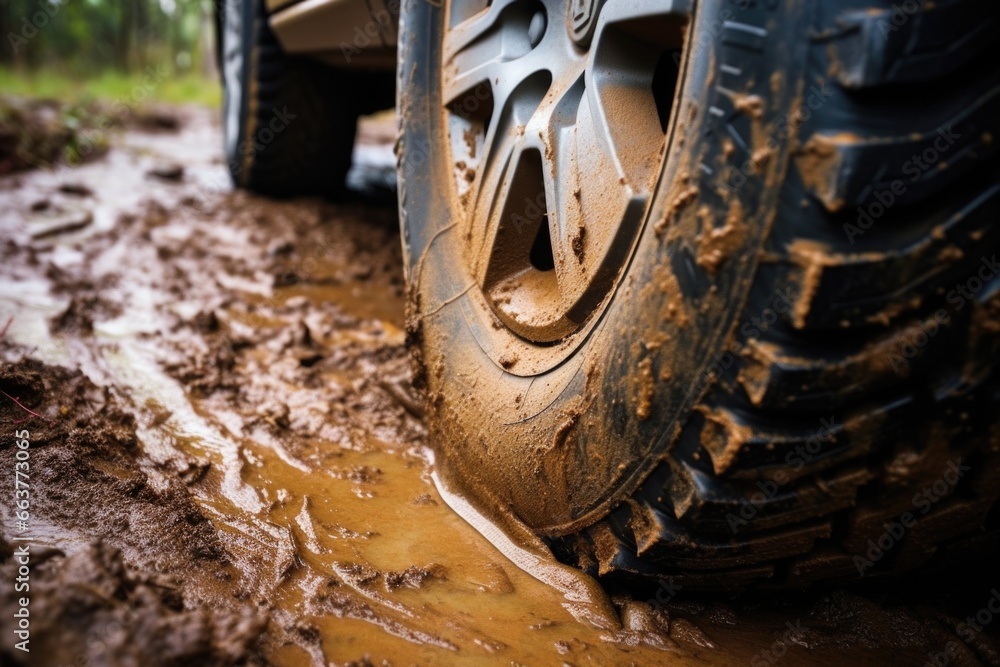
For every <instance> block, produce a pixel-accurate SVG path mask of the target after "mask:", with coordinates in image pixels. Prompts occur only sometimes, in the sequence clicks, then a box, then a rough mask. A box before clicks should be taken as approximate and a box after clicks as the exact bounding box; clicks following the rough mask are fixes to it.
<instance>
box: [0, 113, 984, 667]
mask: <svg viewBox="0 0 1000 667" xmlns="http://www.w3.org/2000/svg"><path fill="white" fill-rule="evenodd" d="M174 116H175V117H176V120H177V122H176V123H174V124H170V125H167V126H165V125H163V124H162V123H152V124H149V125H143V124H137V125H135V126H131V127H129V128H128V129H127V130H126V131H124V132H123V133H122V134H119V135H116V136H115V137H114V138H113V140H112V141H111V146H110V149H109V151H108V153H107V154H106V155H105V156H103V157H102V158H100V159H96V160H93V161H91V162H88V163H87V164H84V165H82V166H79V167H76V168H71V169H70V168H56V169H49V170H35V171H28V172H23V173H20V174H16V175H11V176H5V177H2V178H0V230H2V231H0V330H2V335H0V391H2V392H3V393H2V394H0V470H2V472H0V478H2V479H3V480H4V485H5V487H6V488H12V486H13V483H14V482H13V470H14V468H15V462H16V460H17V459H16V452H17V451H18V447H17V446H16V445H15V442H16V438H15V433H16V432H17V431H28V433H29V435H28V437H27V438H26V439H27V440H28V441H29V443H30V447H29V448H28V451H29V452H30V459H29V463H30V471H31V498H32V506H31V507H32V509H31V518H30V521H29V525H28V527H27V528H26V529H25V530H26V531H27V532H26V533H25V532H19V530H18V529H17V527H16V523H15V521H14V516H13V506H12V505H11V504H10V502H9V501H8V500H7V497H8V496H7V492H6V491H4V494H5V495H4V501H3V503H2V506H0V507H2V516H0V520H2V526H0V577H2V579H3V584H2V585H0V637H2V638H3V639H2V643H0V656H2V659H3V664H5V665H6V664H25V665H27V664H32V665H38V664H93V665H118V664H142V665H158V664H163V665H167V664H170V665H178V664H184V665H189V664H190V665H197V664H204V665H217V664H218V665H223V664H262V665H263V664H275V665H325V664H355V665H365V664H373V665H379V664H392V665H425V664H462V665H476V664H483V665H495V664H496V665H500V664H502V665H515V664H518V665H562V664H569V665H631V664H636V665H657V664H669V665H688V664H719V665H725V664H747V663H750V664H768V665H771V664H778V663H779V662H784V664H790V665H791V664H821V665H822V664H830V665H833V664H846V663H850V664H888V663H889V662H893V663H896V664H923V663H924V662H926V661H928V660H929V659H930V658H929V657H928V656H929V654H938V653H940V652H942V651H945V652H947V651H949V650H950V651H952V653H947V655H948V656H949V662H948V664H982V663H990V662H993V663H996V662H997V661H998V660H1000V653H998V652H997V649H996V644H995V641H994V639H993V638H992V636H991V634H990V632H989V630H990V629H989V628H987V631H984V632H983V633H977V634H976V635H975V637H973V639H972V640H968V639H967V638H966V637H965V636H964V635H962V634H960V632H959V630H958V626H959V624H960V623H961V621H962V619H963V618H964V614H967V613H971V614H975V613H976V612H977V611H978V610H979V607H981V606H984V605H985V604H986V603H987V602H988V598H989V593H988V592H987V591H988V590H989V586H986V587H985V588H983V586H982V582H979V585H977V586H975V587H972V588H971V589H966V588H962V587H961V586H959V585H958V584H956V583H954V582H952V583H950V584H948V585H934V586H930V585H929V584H928V585H927V586H925V587H924V588H923V589H921V590H916V589H915V588H914V587H913V586H905V587H904V586H901V587H900V588H899V589H898V590H897V589H890V590H887V589H886V588H885V587H884V586H883V587H882V588H881V589H879V590H877V591H872V590H866V591H864V592H863V593H862V592H859V591H856V590H854V591H847V590H817V591H812V592H806V593H797V594H786V595H780V596H778V595H772V594H766V595H760V594H757V595H752V594H751V595H747V594H744V595H738V596H737V595H716V596H713V597H705V596H695V595H693V594H690V595H688V594H686V593H685V591H683V590H679V589H678V588H677V587H675V586H673V585H672V583H671V582H670V581H669V580H667V581H664V582H662V585H661V586H659V588H657V589H655V590H649V589H643V590H634V589H628V588H625V587H623V586H618V587H610V588H608V590H607V591H604V590H602V589H601V588H600V587H599V586H598V585H597V583H596V582H594V581H592V580H589V579H585V578H582V576H578V575H576V574H573V573H569V572H567V571H566V570H565V569H563V568H562V566H560V565H559V564H557V563H555V562H554V561H551V560H546V558H545V555H544V545H543V544H542V543H541V542H537V541H535V542H532V541H531V540H530V539H529V538H527V537H525V536H520V537H518V536H517V535H513V536H512V535H510V534H501V533H500V532H499V529H497V528H496V527H491V525H490V524H489V522H488V521H486V520H485V519H484V518H483V517H476V516H474V512H472V510H471V509H469V508H468V507H465V505H463V501H462V499H461V498H458V497H452V496H451V495H450V494H449V492H448V491H447V489H446V488H444V487H441V488H439V485H436V484H435V481H436V480H435V471H434V467H433V457H432V455H431V454H430V453H429V450H428V443H427V441H426V432H425V429H424V426H423V423H422V421H421V415H422V412H423V407H422V403H421V399H420V397H419V396H418V395H417V394H416V393H415V392H414V390H413V388H412V386H413V378H412V377H411V372H412V371H411V362H410V356H409V352H408V351H407V349H406V334H405V331H404V330H405V328H406V326H405V321H404V300H405V299H404V284H403V278H402V257H401V251H400V242H399V235H398V219H397V214H396V209H395V201H394V194H393V192H392V190H391V187H392V183H393V157H392V147H391V145H392V140H393V136H392V131H391V122H392V121H391V119H390V120H389V121H388V123H387V122H386V121H385V119H382V120H381V121H370V122H368V123H366V124H364V125H363V127H362V132H361V137H360V140H359V144H358V147H357V156H356V157H357V161H358V163H359V165H358V167H357V168H356V169H355V171H354V172H353V173H352V175H351V177H350V181H351V184H352V186H353V187H354V194H353V195H352V196H351V198H350V199H349V200H347V201H344V202H338V203H333V202H326V201H321V200H316V199H309V200H288V201H268V200H264V199H261V198H258V197H255V196H252V195H250V194H247V193H243V192H233V191H231V190H230V188H229V186H228V183H227V180H226V178H225V170H224V166H223V164H222V161H221V158H220V157H219V155H220V153H221V149H220V146H221V140H220V136H219V129H218V125H217V123H216V121H215V119H214V115H213V114H212V113H211V112H208V111H203V110H195V109H183V110H176V111H175V114H174ZM387 128H390V129H387ZM726 233H727V234H728V232H726ZM725 236H726V235H725V234H721V235H720V236H719V237H718V238H715V239H710V240H709V241H707V242H706V243H707V244H708V245H706V248H705V261H706V262H708V263H711V262H712V261H713V257H714V254H713V253H714V252H715V251H716V250H717V247H716V246H723V245H725V244H726V243H727V240H726V238H725ZM17 437H20V436H17ZM438 481H440V480H438ZM453 507H455V508H457V509H460V510H463V511H465V512H466V518H468V519H469V522H467V521H466V520H464V519H463V518H462V517H460V516H459V515H458V514H457V513H456V512H455V511H454V510H453ZM484 535H487V536H489V537H491V538H492V541H491V540H488V539H487V538H486V537H484ZM25 537H27V538H30V539H26V540H24V539H22V540H19V539H18V538H25ZM21 544H28V545H29V548H30V553H31V556H30V571H31V591H30V596H31V608H30V609H31V621H32V625H31V628H32V632H31V653H30V654H26V653H22V652H20V651H18V650H16V649H15V648H14V647H13V644H14V642H13V641H12V640H11V637H13V636H14V635H13V631H14V629H15V621H14V620H13V619H14V616H13V614H14V613H15V611H16V609H17V605H18V600H17V595H15V593H14V592H13V589H12V586H11V585H10V583H11V582H13V581H14V580H15V578H16V576H17V572H18V564H17V562H16V561H15V559H14V558H13V557H12V554H13V553H14V549H15V548H16V546H18V545H21ZM519 565H520V567H519ZM966 590H971V591H972V594H969V595H966V594H965V592H964V591H966ZM980 592H981V593H983V594H984V595H983V596H982V597H983V599H982V600H981V601H980V600H979V598H978V597H977V595H978V593H980ZM594 610H598V612H595V611H594ZM997 625H1000V623H998V624H997ZM949 647H951V648H949Z"/></svg>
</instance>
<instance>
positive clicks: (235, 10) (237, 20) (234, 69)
mask: <svg viewBox="0 0 1000 667" xmlns="http://www.w3.org/2000/svg"><path fill="white" fill-rule="evenodd" d="M242 10H243V5H242V3H237V2H233V1H232V0H227V1H226V2H224V3H223V10H222V11H223V16H222V20H223V24H222V76H223V83H224V86H223V96H222V97H223V99H222V109H223V112H222V118H223V123H224V124H225V127H224V128H223V134H224V137H225V142H226V157H227V158H228V159H229V160H234V159H236V158H237V149H238V148H239V145H238V144H239V137H240V114H241V111H242V106H243V11H242Z"/></svg>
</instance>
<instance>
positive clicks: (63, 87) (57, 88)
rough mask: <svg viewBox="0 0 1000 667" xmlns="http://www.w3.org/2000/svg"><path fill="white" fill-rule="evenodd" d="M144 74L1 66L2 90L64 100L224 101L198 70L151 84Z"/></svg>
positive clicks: (211, 80)
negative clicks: (82, 73) (83, 75)
mask: <svg viewBox="0 0 1000 667" xmlns="http://www.w3.org/2000/svg"><path fill="white" fill-rule="evenodd" d="M154 72H155V70H154ZM144 77H145V75H144V74H142V73H141V72H140V73H122V72H119V71H116V70H107V71H105V72H103V73H101V74H98V75H93V76H90V77H86V78H76V77H73V76H70V75H69V74H63V73H59V72H56V71H53V70H40V71H37V72H23V73H22V72H16V71H14V70H12V69H10V68H7V67H0V94H6V95H16V96H21V97H37V98H43V99H54V100H59V101H62V102H74V101H77V100H85V99H88V98H97V99H102V100H107V101H110V102H115V101H121V102H124V103H125V104H141V103H142V102H145V101H157V102H169V103H171V104H184V103H191V104H202V105H205V106H218V105H219V104H220V100H221V95H222V91H221V88H220V86H219V82H218V81H217V80H216V79H214V78H210V77H208V76H204V75H200V74H196V73H188V74H181V75H179V76H176V75H171V74H167V75H166V76H165V77H164V78H163V79H162V81H160V82H159V83H156V84H155V85H152V86H150V85H149V84H148V83H147V82H144ZM153 80H154V81H155V79H153ZM140 98H141V99H140Z"/></svg>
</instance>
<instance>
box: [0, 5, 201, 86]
mask: <svg viewBox="0 0 1000 667" xmlns="http://www.w3.org/2000/svg"><path fill="white" fill-rule="evenodd" d="M213 10H214V4H213V2H212V0H0V36H2V38H3V43H2V44H0V66H8V67H13V68H14V69H17V70H22V71H34V70H38V69H41V68H55V69H59V70H63V71H67V72H70V73H73V74H78V75H87V74H94V73H99V72H101V71H104V70H106V69H109V68H115V69H119V70H122V71H125V72H141V71H142V70H144V69H145V68H146V67H147V66H149V65H152V64H156V65H163V66H166V67H168V68H169V69H170V70H171V71H177V70H188V69H191V70H193V71H199V69H200V68H201V66H203V64H204V62H205V60H207V59H211V58H212V57H213V56H212V53H210V52H209V51H207V50H206V47H208V48H209V49H210V48H211V46H210V45H211V42H210V40H207V39H206V38H205V35H204V34H203V32H204V31H205V30H206V29H208V28H210V26H211V22H210V20H209V21H206V18H205V17H206V16H207V17H209V18H210V17H211V12H212V11H213Z"/></svg>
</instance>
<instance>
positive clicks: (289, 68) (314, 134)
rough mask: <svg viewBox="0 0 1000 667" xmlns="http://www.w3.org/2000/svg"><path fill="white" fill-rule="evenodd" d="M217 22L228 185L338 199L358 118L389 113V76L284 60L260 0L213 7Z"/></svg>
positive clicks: (222, 0)
mask: <svg viewBox="0 0 1000 667" xmlns="http://www.w3.org/2000/svg"><path fill="white" fill-rule="evenodd" d="M217 21H218V23H217V26H218V42H219V44H220V53H219V60H220V71H221V72H222V73H223V84H224V85H223V88H224V90H223V109H222V125H223V138H224V141H225V149H226V162H227V165H228V167H229V173H230V175H231V176H232V179H233V183H234V184H235V185H236V186H237V187H243V188H247V189H250V190H254V191H255V192H260V193H262V194H270V195H292V194H326V195H328V194H336V193H337V192H339V191H340V190H341V189H342V188H343V184H344V178H345V176H346V175H347V171H348V169H350V167H351V154H352V151H353V148H354V136H355V132H356V129H357V119H358V116H359V115H361V114H364V113H371V112H373V111H376V110H378V109H382V108H388V107H391V106H392V95H393V87H392V86H393V83H392V77H391V75H390V74H387V73H383V72H353V71H352V72H347V71H342V70H337V69H334V68H332V67H328V66H326V65H324V64H322V63H319V62H316V61H313V60H309V59H307V58H303V57H297V56H291V55H288V54H286V53H285V52H284V50H283V49H282V48H281V45H280V44H278V41H277V39H276V38H275V36H274V33H272V32H271V29H270V27H269V26H268V23H267V15H266V13H265V8H264V0H218V2H217Z"/></svg>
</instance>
